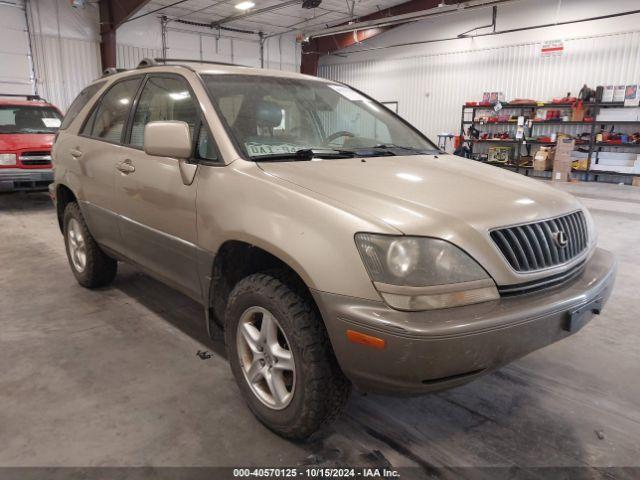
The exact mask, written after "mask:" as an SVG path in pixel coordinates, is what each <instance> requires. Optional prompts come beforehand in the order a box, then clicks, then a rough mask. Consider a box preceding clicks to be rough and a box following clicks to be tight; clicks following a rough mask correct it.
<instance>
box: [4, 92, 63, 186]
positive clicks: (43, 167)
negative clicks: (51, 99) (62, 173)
mask: <svg viewBox="0 0 640 480" xmlns="http://www.w3.org/2000/svg"><path fill="white" fill-rule="evenodd" d="M61 123H62V113H60V111H59V110H58V109H57V108H56V107H54V106H53V105H51V104H50V103H48V102H46V101H45V100H43V99H41V98H40V97H38V96H37V95H4V94H0V192H5V191H14V190H39V189H46V188H47V186H48V185H49V184H50V183H51V182H52V181H53V169H52V164H51V145H52V144H53V141H54V137H55V134H56V133H57V132H58V129H59V128H60V125H61Z"/></svg>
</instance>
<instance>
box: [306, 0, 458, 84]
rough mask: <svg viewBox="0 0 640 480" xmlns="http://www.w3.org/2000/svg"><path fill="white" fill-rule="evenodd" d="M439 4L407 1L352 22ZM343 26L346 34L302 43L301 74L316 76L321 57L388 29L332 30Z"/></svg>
mask: <svg viewBox="0 0 640 480" xmlns="http://www.w3.org/2000/svg"><path fill="white" fill-rule="evenodd" d="M447 3H453V2H447ZM456 3H457V2H456ZM439 4H440V0H409V1H408V2H405V3H401V4H400V5H396V6H394V7H389V8H386V9H384V10H380V11H378V12H374V13H371V14H369V15H364V16H362V17H359V18H356V19H354V22H355V23H356V24H359V23H361V22H367V21H372V20H377V19H381V18H385V17H392V16H396V15H404V14H409V13H413V12H419V11H423V10H428V9H430V8H434V7H437V6H438V5H439ZM344 26H349V28H351V29H350V30H349V31H348V32H342V33H335V34H332V35H328V36H323V37H317V38H310V39H309V41H308V42H307V43H304V44H303V45H302V58H301V61H300V72H301V73H306V74H308V75H317V74H318V62H319V60H320V57H321V56H322V55H328V54H330V53H333V52H336V51H337V50H341V49H343V48H347V47H350V46H351V45H354V44H356V43H359V42H362V41H363V40H366V39H368V38H372V37H374V36H376V35H379V34H380V33H382V32H384V31H386V30H388V29H389V28H390V27H387V26H383V27H379V28H376V29H374V30H371V31H368V30H361V31H358V32H356V31H354V30H355V29H354V28H352V27H351V25H350V22H347V23H343V24H341V25H339V26H337V27H334V28H338V27H344Z"/></svg>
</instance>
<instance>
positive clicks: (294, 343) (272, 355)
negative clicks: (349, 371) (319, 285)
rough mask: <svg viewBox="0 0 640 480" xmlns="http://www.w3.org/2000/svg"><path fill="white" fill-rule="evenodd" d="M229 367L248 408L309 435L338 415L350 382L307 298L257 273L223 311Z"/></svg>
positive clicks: (297, 434) (277, 426)
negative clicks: (340, 366) (343, 372)
mask: <svg viewBox="0 0 640 480" xmlns="http://www.w3.org/2000/svg"><path fill="white" fill-rule="evenodd" d="M225 319H226V325H225V336H226V344H227V350H228V356H229V362H230V364H231V370H232V371H233V374H234V376H235V378H236V381H237V382H238V385H239V387H240V390H241V391H242V394H243V396H244V397H245V400H246V401H247V404H248V405H249V408H251V410H252V411H253V413H254V414H255V415H256V416H257V417H258V419H259V420H260V421H261V422H262V423H264V424H265V425H266V426H267V427H269V428H270V429H271V430H273V431H275V432H276V433H278V434H280V435H282V436H285V437H289V438H297V439H301V438H306V437H308V436H309V435H311V434H312V433H314V432H315V431H316V430H318V429H319V428H320V427H321V426H322V425H323V424H324V423H327V422H328V421H330V420H331V419H332V418H334V417H335V416H337V415H338V414H339V412H340V411H341V410H342V409H343V407H344V405H345V404H346V402H347V399H348V397H349V392H350V385H349V382H348V381H347V379H346V378H345V377H344V375H343V374H342V372H341V371H340V369H339V367H338V365H337V363H336V361H335V358H334V356H333V352H332V350H331V346H330V343H329V339H328V338H327V334H326V331H325V329H324V326H323V325H322V321H321V319H320V318H319V315H318V314H317V312H316V311H315V309H314V308H312V305H311V304H310V302H309V301H308V300H306V299H304V298H303V297H302V296H300V295H299V294H298V293H295V291H294V289H292V288H291V287H289V286H288V285H286V284H285V283H283V282H282V281H281V280H278V279H277V278H275V277H273V276H271V275H266V274H254V275H250V276H249V277H247V278H245V279H243V280H241V281H240V282H239V283H238V284H237V285H236V287H235V288H234V289H233V291H232V292H231V295H230V297H229V303H228V306H227V311H226V314H225Z"/></svg>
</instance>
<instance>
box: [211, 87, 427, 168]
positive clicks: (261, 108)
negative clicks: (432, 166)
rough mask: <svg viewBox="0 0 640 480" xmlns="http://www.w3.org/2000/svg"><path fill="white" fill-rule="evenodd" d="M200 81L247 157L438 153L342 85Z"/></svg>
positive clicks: (424, 139) (409, 130)
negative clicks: (395, 150) (383, 150)
mask: <svg viewBox="0 0 640 480" xmlns="http://www.w3.org/2000/svg"><path fill="white" fill-rule="evenodd" d="M204 80H205V84H206V86H207V88H208V90H209V94H210V97H211V99H212V101H213V102H214V103H215V104H216V105H217V107H218V110H219V111H220V112H221V114H222V116H223V118H224V120H225V121H226V123H227V125H228V126H229V128H230V133H231V135H232V136H233V137H235V139H236V141H237V143H238V144H239V145H240V147H241V148H242V149H243V150H244V151H245V153H246V154H247V155H248V156H249V157H253V158H257V157H259V156H261V155H273V154H282V153H292V152H296V151H298V150H300V149H309V148H311V149H336V148H340V149H345V150H357V149H367V148H368V149H370V148H380V146H388V145H393V146H396V147H400V148H404V149H406V154H420V153H423V152H427V151H430V152H433V151H434V150H435V151H437V147H436V146H435V145H434V144H433V143H432V142H430V141H429V140H427V139H426V138H425V137H423V136H422V135H420V134H419V133H417V132H416V131H415V130H413V129H412V128H410V127H409V126H407V124H405V123H404V122H403V121H401V120H400V119H399V118H398V117H397V116H395V115H394V114H392V113H391V112H389V111H388V110H387V109H386V108H384V107H383V106H382V105H381V104H379V103H377V102H375V101H373V100H371V99H369V98H367V97H365V96H364V95H362V94H360V93H358V92H357V91H355V90H353V89H351V88H349V87H347V86H346V85H338V84H332V83H326V82H321V81H315V80H301V79H291V78H280V77H267V76H251V75H205V76H204Z"/></svg>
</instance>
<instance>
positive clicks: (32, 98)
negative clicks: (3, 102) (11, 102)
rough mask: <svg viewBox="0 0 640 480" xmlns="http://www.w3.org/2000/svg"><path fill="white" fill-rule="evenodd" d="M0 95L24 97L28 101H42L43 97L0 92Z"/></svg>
mask: <svg viewBox="0 0 640 480" xmlns="http://www.w3.org/2000/svg"><path fill="white" fill-rule="evenodd" d="M0 97H19V98H26V99H27V100H29V101H37V100H43V101H44V98H42V97H41V96H40V95H32V94H19V93H0Z"/></svg>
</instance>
